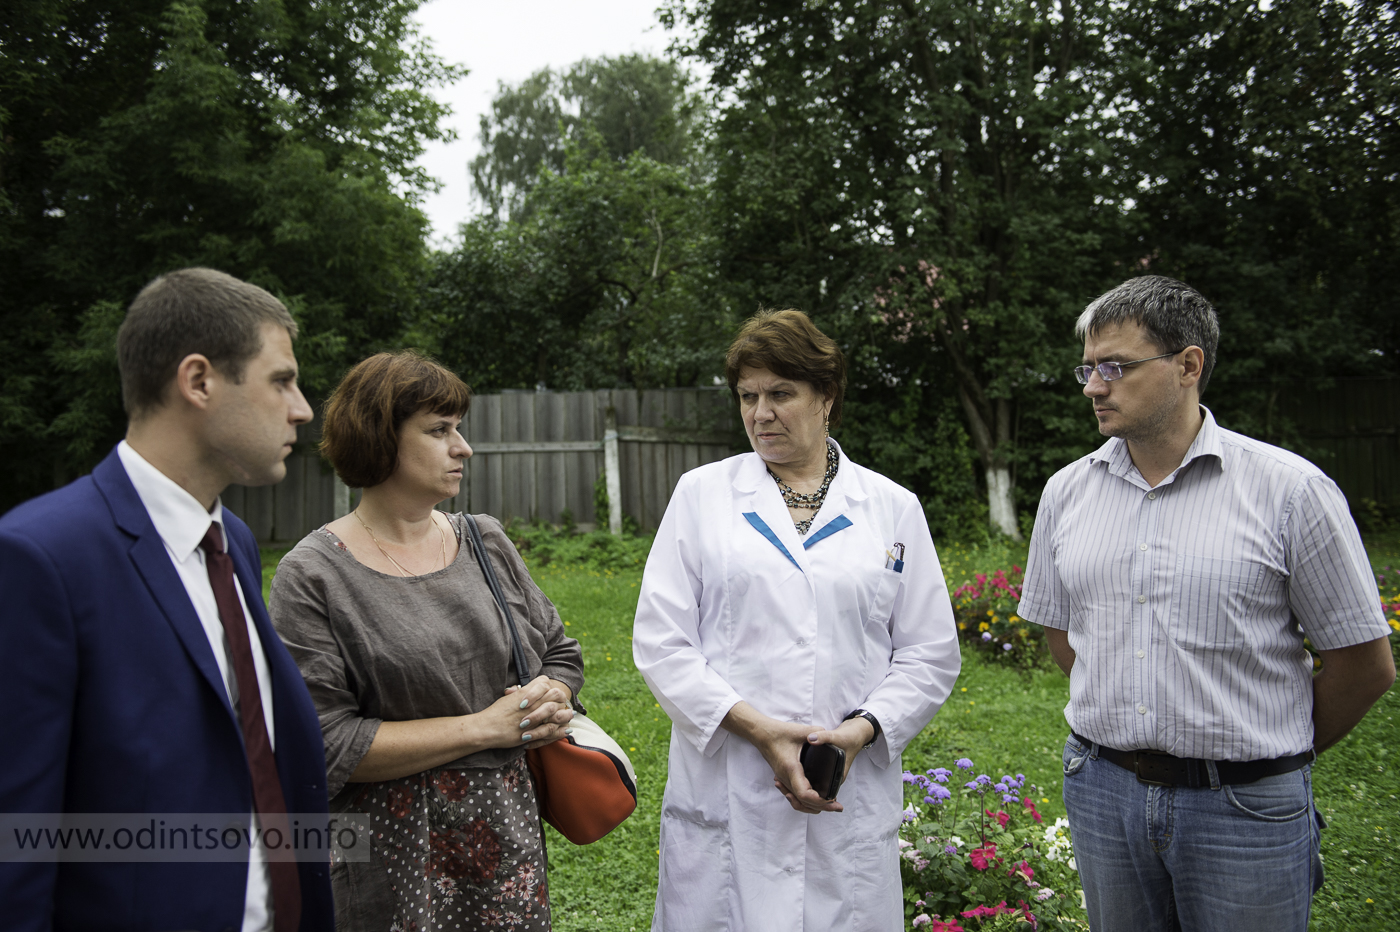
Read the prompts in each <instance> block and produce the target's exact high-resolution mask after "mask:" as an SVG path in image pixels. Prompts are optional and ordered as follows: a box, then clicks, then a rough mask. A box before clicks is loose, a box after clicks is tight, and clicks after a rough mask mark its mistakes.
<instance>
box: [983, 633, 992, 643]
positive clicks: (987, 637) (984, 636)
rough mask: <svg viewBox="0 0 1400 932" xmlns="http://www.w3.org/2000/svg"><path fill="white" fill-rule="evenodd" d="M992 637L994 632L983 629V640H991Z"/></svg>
mask: <svg viewBox="0 0 1400 932" xmlns="http://www.w3.org/2000/svg"><path fill="white" fill-rule="evenodd" d="M991 639H992V632H990V631H983V632H982V640H984V641H990V640H991Z"/></svg>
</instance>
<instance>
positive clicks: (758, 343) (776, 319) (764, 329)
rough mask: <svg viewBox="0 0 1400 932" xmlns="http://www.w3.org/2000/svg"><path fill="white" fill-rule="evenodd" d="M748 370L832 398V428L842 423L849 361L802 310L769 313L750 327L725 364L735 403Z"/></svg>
mask: <svg viewBox="0 0 1400 932" xmlns="http://www.w3.org/2000/svg"><path fill="white" fill-rule="evenodd" d="M745 369H767V370H768V371H769V372H771V373H773V374H774V375H776V376H779V377H781V378H784V379H792V380H793V381H797V382H807V383H808V384H810V385H811V386H812V387H813V388H814V389H816V391H817V394H819V395H821V397H822V398H830V399H831V414H830V417H829V419H828V420H829V423H830V425H831V426H832V427H837V426H839V425H840V424H841V401H842V399H843V398H844V397H845V395H846V357H845V355H844V354H843V353H842V352H841V347H839V346H837V345H836V341H835V340H833V339H831V337H829V336H827V335H826V334H824V333H822V332H821V331H820V330H818V329H817V326H816V324H814V323H812V319H811V318H810V317H808V316H807V315H806V314H804V313H802V312H801V311H799V310H796V309H794V308H784V309H782V310H778V309H774V308H764V309H763V310H761V311H759V312H758V313H757V314H755V315H754V316H753V317H750V318H749V319H748V320H747V321H745V322H744V326H743V327H741V328H740V329H739V335H738V336H737V337H735V338H734V342H733V343H732V344H730V346H729V353H728V355H727V356H725V359H724V376H725V379H726V380H727V381H728V382H729V391H730V393H731V394H732V395H733V396H734V400H735V401H738V400H739V387H738V386H739V374H740V373H741V372H742V371H743V370H745Z"/></svg>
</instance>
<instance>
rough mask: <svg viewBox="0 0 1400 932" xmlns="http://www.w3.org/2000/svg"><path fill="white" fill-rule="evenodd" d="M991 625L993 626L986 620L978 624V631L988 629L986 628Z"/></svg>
mask: <svg viewBox="0 0 1400 932" xmlns="http://www.w3.org/2000/svg"><path fill="white" fill-rule="evenodd" d="M990 627H991V625H989V624H987V623H986V622H985V621H984V622H982V623H981V624H980V625H978V626H977V630H978V631H986V630H987V629H988V628H990Z"/></svg>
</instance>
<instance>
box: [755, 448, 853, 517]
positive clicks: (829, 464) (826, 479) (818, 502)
mask: <svg viewBox="0 0 1400 932" xmlns="http://www.w3.org/2000/svg"><path fill="white" fill-rule="evenodd" d="M840 463H841V459H840V457H838V456H837V455H836V448H835V447H833V446H832V445H831V444H827V445H826V475H824V476H822V484H821V488H819V489H817V490H816V491H815V492H809V493H805V494H804V493H802V492H798V491H795V490H794V489H793V487H792V486H790V485H788V484H787V483H786V482H784V481H783V480H781V479H779V478H778V475H777V473H775V472H773V470H772V469H771V468H770V469H769V470H768V475H770V476H772V477H773V481H774V482H776V483H778V491H779V492H781V493H782V495H783V501H784V502H786V503H787V506H788V507H789V508H806V509H808V510H810V511H814V512H815V511H818V510H819V509H820V508H821V507H822V502H824V501H826V491H827V489H829V488H831V480H832V479H835V478H836V469H837V467H838V466H839V465H840ZM816 518H817V516H816V515H815V514H814V515H812V517H810V518H808V519H807V520H805V521H794V522H793V524H795V525H796V526H797V533H798V534H799V535H804V534H806V533H807V532H808V531H810V530H811V529H812V522H813V521H815V520H816Z"/></svg>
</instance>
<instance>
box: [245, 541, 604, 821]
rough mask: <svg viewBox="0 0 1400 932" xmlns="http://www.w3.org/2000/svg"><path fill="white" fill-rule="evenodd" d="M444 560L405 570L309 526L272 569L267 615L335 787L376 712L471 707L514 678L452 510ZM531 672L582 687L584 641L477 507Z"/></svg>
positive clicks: (474, 758)
mask: <svg viewBox="0 0 1400 932" xmlns="http://www.w3.org/2000/svg"><path fill="white" fill-rule="evenodd" d="M449 518H450V520H451V522H452V526H453V527H454V528H455V529H456V531H457V539H458V540H459V541H460V542H461V545H460V547H459V548H458V551H457V558H456V559H455V560H453V561H452V565H451V566H448V567H446V568H445V569H441V570H438V571H437V572H435V573H427V574H425V575H422V576H412V577H408V578H403V577H398V576H389V575H386V574H384V573H380V572H378V571H376V570H372V569H370V568H369V567H367V566H365V565H364V564H362V563H360V561H358V560H356V559H355V557H354V556H352V555H351V553H350V551H349V550H347V549H346V548H345V545H344V544H343V543H342V542H341V541H340V539H339V538H337V537H336V536H335V535H334V534H332V533H331V532H330V531H328V530H326V529H325V528H319V529H317V530H315V531H312V532H311V533H310V534H308V535H306V537H304V538H302V540H301V542H300V543H298V544H297V545H296V547H295V548H294V549H293V550H292V551H291V552H290V553H288V554H287V555H286V556H285V557H283V558H282V563H281V565H280V566H278V568H277V575H276V576H275V577H274V578H273V580H272V592H271V598H270V600H269V601H270V605H269V608H270V611H271V614H272V623H273V625H274V626H276V628H277V633H278V634H279V635H281V637H282V641H283V643H285V644H286V645H287V649H288V650H289V651H290V652H291V654H292V657H293V659H295V660H296V663H297V666H298V667H299V668H300V669H301V674H302V676H303V677H304V678H305V679H306V685H307V688H308V689H310V691H311V698H312V700H313V701H314V702H315V703H316V712H317V714H318V715H319V716H320V719H321V732H322V734H323V736H324V738H325V743H326V771H327V782H328V787H327V789H328V790H329V793H330V795H331V796H335V795H336V794H337V793H339V792H340V791H341V790H342V789H343V788H344V786H345V784H346V781H347V780H348V779H349V777H350V774H351V773H353V772H354V770H355V768H356V767H358V766H359V763H360V760H361V759H362V758H363V757H364V756H365V753H366V752H367V751H369V746H370V744H371V743H372V742H373V741H374V736H375V734H376V733H377V732H378V731H379V723H380V722H384V721H391V722H397V721H412V720H415V719H423V718H436V717H439V716H450V715H466V714H469V713H472V712H480V711H482V710H483V709H485V708H486V707H487V706H489V705H491V704H492V703H493V702H495V701H496V700H497V699H499V698H501V696H502V695H503V694H504V691H505V688H506V687H507V686H511V685H514V684H515V683H516V682H517V678H516V676H515V671H514V667H513V666H512V664H511V647H510V634H509V632H508V631H507V630H506V627H505V619H504V618H502V617H501V612H500V609H499V608H498V607H497V605H496V601H495V599H493V598H492V596H491V590H490V589H489V588H488V587H487V585H486V580H485V577H484V576H483V575H482V572H481V567H480V565H479V564H478V563H477V559H476V555H475V554H474V553H473V552H472V545H471V538H470V536H469V535H468V534H467V533H466V523H465V521H464V519H463V518H462V516H461V515H450V516H449ZM476 520H477V524H478V525H479V526H480V527H481V535H482V538H483V539H484V541H485V543H486V549H487V551H488V552H489V553H490V555H491V561H492V564H493V565H494V566H495V568H496V575H497V576H498V577H499V578H500V581H501V589H502V590H503V591H504V593H505V597H506V602H507V604H508V605H510V609H511V613H512V615H514V617H515V623H516V626H517V628H518V629H519V631H520V638H521V641H522V642H523V644H524V648H525V655H526V657H527V658H528V660H529V663H530V669H531V672H532V673H533V674H534V675H536V676H538V675H539V674H540V673H543V674H544V675H545V676H548V677H550V678H551V679H555V680H559V681H560V682H562V683H566V684H568V686H569V688H570V689H572V690H573V693H574V695H575V696H577V695H578V694H579V690H581V689H582V688H583V653H582V651H581V650H580V649H579V644H578V642H577V641H575V640H574V639H573V638H570V637H567V636H566V635H565V634H564V626H563V624H562V623H561V622H560V620H559V613H558V611H556V610H555V608H554V605H553V603H551V602H550V601H549V599H548V598H546V597H545V594H544V593H543V592H541V591H540V590H539V587H538V586H536V585H535V583H534V580H532V579H531V578H530V573H529V571H528V570H527V569H526V568H525V562H524V561H523V560H521V558H520V554H519V553H517V552H516V550H515V547H514V546H513V545H512V544H511V542H510V539H509V538H507V537H506V535H505V532H504V531H503V530H502V529H501V525H500V522H499V521H497V520H496V519H495V518H492V517H490V516H488V515H477V516H476ZM524 753H525V749H524V748H523V747H519V748H491V749H488V750H485V751H478V752H477V753H475V754H469V755H467V756H466V757H463V758H460V759H458V760H455V761H451V762H450V763H448V764H445V765H444V766H447V767H459V768H495V767H499V766H501V765H503V764H505V763H508V762H509V761H511V760H513V759H514V758H517V757H520V756H522V755H524Z"/></svg>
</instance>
